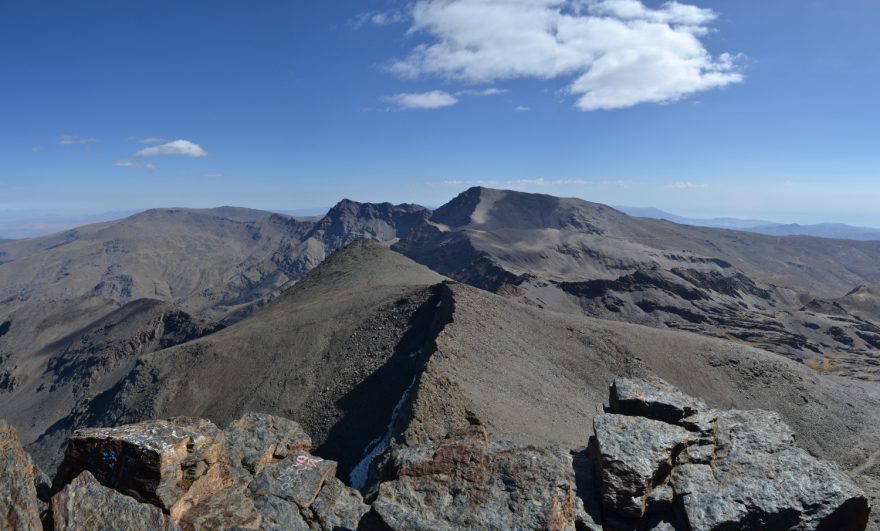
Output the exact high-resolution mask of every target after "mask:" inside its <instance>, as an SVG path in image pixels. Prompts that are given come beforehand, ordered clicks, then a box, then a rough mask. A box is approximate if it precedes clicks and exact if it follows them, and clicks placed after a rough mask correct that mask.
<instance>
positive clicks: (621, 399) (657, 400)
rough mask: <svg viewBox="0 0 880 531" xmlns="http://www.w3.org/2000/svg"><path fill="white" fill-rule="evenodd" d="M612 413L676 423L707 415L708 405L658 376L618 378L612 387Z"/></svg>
mask: <svg viewBox="0 0 880 531" xmlns="http://www.w3.org/2000/svg"><path fill="white" fill-rule="evenodd" d="M609 402H610V404H609V405H610V406H611V412H612V413H617V414H619V415H632V416H637V417H644V418H648V419H654V420H660V421H663V422H671V423H675V422H678V421H679V420H681V419H684V418H685V417H690V416H691V415H694V414H697V413H699V412H701V411H705V410H706V409H708V408H707V406H706V404H705V403H704V402H703V401H702V400H699V399H697V398H693V397H690V396H688V395H686V394H684V393H682V392H681V391H679V390H678V389H676V388H675V387H674V386H672V385H670V384H668V383H666V382H665V381H663V380H661V379H660V378H657V377H655V376H651V377H647V378H638V379H634V378H617V379H615V380H614V383H612V384H611V391H610V400H609Z"/></svg>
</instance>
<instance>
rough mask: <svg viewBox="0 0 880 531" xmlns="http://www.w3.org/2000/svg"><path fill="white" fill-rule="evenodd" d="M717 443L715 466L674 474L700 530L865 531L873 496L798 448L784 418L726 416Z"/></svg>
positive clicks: (701, 464) (699, 466)
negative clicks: (784, 530) (783, 530)
mask: <svg viewBox="0 0 880 531" xmlns="http://www.w3.org/2000/svg"><path fill="white" fill-rule="evenodd" d="M716 440H717V444H716V445H715V455H714V459H712V460H710V461H708V463H705V462H704V461H701V462H696V463H684V464H681V465H678V466H676V467H675V469H674V470H673V472H672V477H671V483H672V486H673V489H674V490H675V493H676V495H677V496H679V497H680V498H681V503H682V506H683V508H684V512H685V514H686V516H687V520H688V523H689V525H690V528H691V529H693V530H694V531H701V530H720V529H829V530H830V529H834V530H862V529H865V526H866V525H867V519H868V513H869V508H868V502H867V499H866V497H865V494H864V493H863V492H862V491H861V490H860V489H859V488H858V487H857V486H856V485H855V484H854V483H853V481H852V480H851V479H850V478H849V477H848V476H847V475H846V474H845V473H844V472H843V471H842V470H840V469H839V468H838V467H837V466H836V465H834V464H832V463H827V462H823V461H819V460H818V459H816V458H814V457H813V456H811V455H809V454H808V453H807V452H805V451H804V450H802V449H800V448H798V447H796V446H795V445H794V436H793V434H792V432H791V430H790V429H789V428H788V426H787V425H785V423H783V422H782V420H781V419H780V417H779V415H777V414H776V413H771V412H767V411H760V410H756V411H728V412H719V414H718V420H717V432H716ZM704 463H705V464H704Z"/></svg>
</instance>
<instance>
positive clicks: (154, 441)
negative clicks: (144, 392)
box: [54, 417, 227, 512]
mask: <svg viewBox="0 0 880 531" xmlns="http://www.w3.org/2000/svg"><path fill="white" fill-rule="evenodd" d="M224 459H227V458H226V453H225V438H224V436H223V432H222V431H220V429H219V428H217V427H216V426H215V425H214V424H213V423H211V422H210V421H207V420H203V419H194V418H188V417H178V418H173V419H168V420H151V421H146V422H141V423H138V424H130V425H126V426H120V427H117V428H87V429H81V430H77V431H76V432H74V434H73V437H71V439H70V441H69V442H68V444H67V450H66V452H65V454H64V460H63V461H62V463H61V466H60V467H59V469H58V476H57V477H56V480H55V485H54V487H55V489H56V490H57V489H58V488H60V487H62V486H64V485H65V484H66V483H67V482H68V481H70V480H72V479H73V478H75V477H77V476H79V474H80V473H81V472H83V471H85V470H88V471H89V472H91V473H92V475H93V476H94V477H95V479H97V480H98V481H99V482H100V483H101V484H102V485H105V486H107V487H110V488H113V489H115V490H117V491H119V492H122V493H125V494H128V495H131V496H133V497H135V498H137V499H138V500H140V501H144V502H147V503H152V504H154V505H156V506H158V507H160V508H161V509H163V510H164V511H166V512H170V511H171V508H172V507H173V506H174V504H175V503H177V502H178V501H179V500H180V499H181V497H182V496H183V495H184V494H185V493H186V492H187V491H188V490H189V488H190V486H191V485H192V484H193V483H194V482H195V481H196V480H198V479H199V478H200V477H202V476H203V475H205V473H206V472H207V471H208V470H209V469H210V468H211V467H212V466H214V465H215V464H217V463H218V462H220V461H221V460H224ZM214 477H217V476H216V475H215V476H214Z"/></svg>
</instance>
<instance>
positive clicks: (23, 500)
mask: <svg viewBox="0 0 880 531" xmlns="http://www.w3.org/2000/svg"><path fill="white" fill-rule="evenodd" d="M42 528H43V527H42V525H41V524H40V510H39V506H38V502H37V490H36V488H35V480H34V466H33V464H32V463H31V460H30V458H29V457H28V455H27V454H26V453H25V451H24V449H22V447H21V443H20V442H19V440H18V433H17V432H16V431H15V428H13V427H12V426H9V425H8V424H7V423H6V421H3V420H0V529H16V530H31V529H42Z"/></svg>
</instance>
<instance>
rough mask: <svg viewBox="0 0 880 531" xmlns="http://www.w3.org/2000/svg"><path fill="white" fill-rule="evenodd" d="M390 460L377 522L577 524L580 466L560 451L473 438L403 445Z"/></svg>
mask: <svg viewBox="0 0 880 531" xmlns="http://www.w3.org/2000/svg"><path fill="white" fill-rule="evenodd" d="M390 467H391V469H392V474H393V475H394V476H396V479H394V480H392V481H387V482H384V483H382V484H381V485H380V486H379V493H378V496H377V498H376V500H375V501H374V502H373V508H372V513H371V516H373V517H374V518H375V522H376V524H375V525H376V526H377V528H384V529H394V530H428V529H559V530H561V529H574V523H575V517H576V515H575V512H576V501H575V500H576V495H575V482H574V473H573V471H572V464H571V460H570V457H569V456H567V455H564V454H562V453H561V452H559V451H557V450H552V449H545V448H540V447H534V446H528V447H520V446H517V445H514V444H512V443H505V442H486V441H485V440H479V439H478V438H473V437H468V438H465V439H453V440H449V441H446V442H443V443H441V444H439V445H432V444H427V445H418V446H413V447H409V448H401V449H398V450H397V451H395V452H394V453H393V455H392V460H391V463H390Z"/></svg>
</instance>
